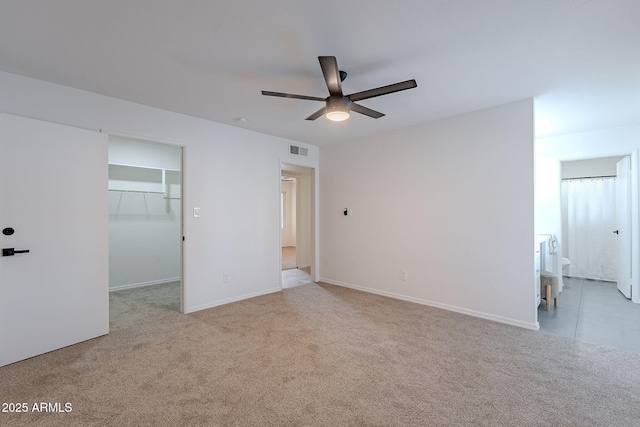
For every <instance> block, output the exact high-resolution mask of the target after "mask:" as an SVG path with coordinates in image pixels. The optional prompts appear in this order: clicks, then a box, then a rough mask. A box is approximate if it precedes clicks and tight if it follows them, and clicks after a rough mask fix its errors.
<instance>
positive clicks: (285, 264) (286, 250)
mask: <svg viewBox="0 0 640 427" xmlns="http://www.w3.org/2000/svg"><path fill="white" fill-rule="evenodd" d="M293 268H297V265H296V247H295V246H285V247H283V248H282V269H283V270H291V269H293Z"/></svg>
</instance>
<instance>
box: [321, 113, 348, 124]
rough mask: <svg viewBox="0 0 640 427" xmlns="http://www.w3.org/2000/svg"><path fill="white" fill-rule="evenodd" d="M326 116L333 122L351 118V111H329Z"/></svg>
mask: <svg viewBox="0 0 640 427" xmlns="http://www.w3.org/2000/svg"><path fill="white" fill-rule="evenodd" d="M325 117H326V118H327V119H329V120H331V121H333V122H341V121H344V120H347V119H348V118H349V112H348V111H340V110H335V111H329V112H328V113H327V114H326V115H325Z"/></svg>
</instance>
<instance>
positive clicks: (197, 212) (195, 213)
mask: <svg viewBox="0 0 640 427" xmlns="http://www.w3.org/2000/svg"><path fill="white" fill-rule="evenodd" d="M193 217H194V218H200V208H193Z"/></svg>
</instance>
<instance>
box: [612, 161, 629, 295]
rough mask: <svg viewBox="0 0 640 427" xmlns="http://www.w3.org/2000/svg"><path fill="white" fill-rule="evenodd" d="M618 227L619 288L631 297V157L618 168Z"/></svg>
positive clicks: (621, 162) (620, 163)
mask: <svg viewBox="0 0 640 427" xmlns="http://www.w3.org/2000/svg"><path fill="white" fill-rule="evenodd" d="M616 174H617V176H616V227H617V228H618V229H617V230H616V231H614V233H617V234H618V278H617V280H618V289H619V290H620V292H622V293H623V294H624V296H625V297H627V298H631V158H630V157H628V156H627V157H625V158H624V159H622V160H620V161H619V162H618V164H617V169H616Z"/></svg>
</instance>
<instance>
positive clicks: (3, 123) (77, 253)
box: [0, 114, 109, 366]
mask: <svg viewBox="0 0 640 427" xmlns="http://www.w3.org/2000/svg"><path fill="white" fill-rule="evenodd" d="M107 144H108V139H107V136H106V135H103V134H100V133H97V132H91V131H87V130H82V129H77V128H72V127H68V126H62V125H57V124H52V123H48V122H42V121H38V120H33V119H27V118H23V117H16V116H11V115H7V114H0V230H2V233H0V246H1V247H2V248H3V249H10V248H13V249H14V250H15V251H23V250H28V251H29V252H24V253H16V254H15V255H13V256H2V257H0V366H3V365H7V364H9V363H13V362H17V361H19V360H23V359H26V358H29V357H32V356H36V355H39V354H42V353H46V352H49V351H52V350H56V349H58V348H61V347H65V346H68V345H71V344H75V343H78V342H80V341H84V340H87V339H91V338H95V337H97V336H100V335H104V334H107V333H109V293H108V289H109V284H108V267H109V265H108V241H107V240H108V239H107V236H108V234H107V233H108V231H107V196H106V191H107V176H108V175H107V173H108V172H107V171H108V169H107V162H108V159H107V149H108V145H107ZM12 230H13V233H12ZM8 252H9V253H10V251H8Z"/></svg>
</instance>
